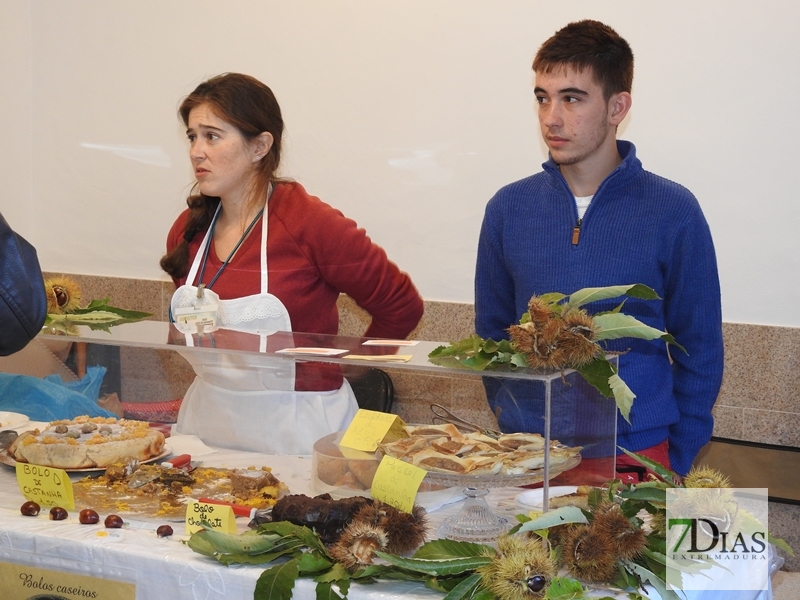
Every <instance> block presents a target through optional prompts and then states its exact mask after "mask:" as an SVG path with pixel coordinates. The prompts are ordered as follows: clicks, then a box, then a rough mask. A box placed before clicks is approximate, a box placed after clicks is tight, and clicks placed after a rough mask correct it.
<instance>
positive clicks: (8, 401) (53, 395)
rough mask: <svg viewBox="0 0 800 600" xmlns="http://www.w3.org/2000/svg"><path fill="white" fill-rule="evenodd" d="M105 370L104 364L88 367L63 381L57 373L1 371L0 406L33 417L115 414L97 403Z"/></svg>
mask: <svg viewBox="0 0 800 600" xmlns="http://www.w3.org/2000/svg"><path fill="white" fill-rule="evenodd" d="M105 374H106V368H105V367H100V366H97V367H89V368H88V369H86V375H85V376H84V377H83V378H82V379H80V380H79V381H69V382H66V383H65V382H64V381H63V380H62V379H61V376H60V375H48V376H47V377H45V378H44V379H39V378H38V377H31V376H30V375H10V374H8V373H0V410H4V411H6V410H7V411H10V412H16V413H22V414H23V415H27V416H28V417H29V418H30V419H31V420H32V421H57V420H59V419H74V418H75V417H78V416H80V415H88V416H90V417H116V416H117V415H115V414H114V413H112V412H109V411H107V410H105V409H104V408H100V405H99V404H98V403H97V400H98V398H99V396H100V386H101V385H102V383H103V376H104V375H105Z"/></svg>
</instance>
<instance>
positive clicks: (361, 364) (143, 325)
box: [0, 321, 624, 540]
mask: <svg viewBox="0 0 800 600" xmlns="http://www.w3.org/2000/svg"><path fill="white" fill-rule="evenodd" d="M409 344H410V345H409ZM440 345H442V343H441V342H430V341H414V342H411V343H409V342H398V341H392V340H387V341H378V340H367V339H366V338H354V337H344V336H330V335H317V334H303V333H285V332H277V333H274V334H272V335H268V336H266V335H262V336H259V335H256V334H252V333H242V332H237V331H234V330H226V329H217V330H215V331H212V332H208V333H202V334H197V333H194V334H191V333H182V332H180V331H179V330H177V329H176V328H175V326H174V325H172V324H170V323H165V322H160V321H142V322H138V323H128V324H123V325H117V326H114V327H111V328H109V330H108V331H103V330H92V329H90V328H89V327H86V326H79V327H76V328H75V329H74V330H73V331H71V332H70V334H69V335H64V334H63V333H61V332H50V333H42V334H41V335H40V336H38V338H37V339H36V340H35V341H34V342H33V343H32V344H31V345H30V346H29V348H28V349H26V351H23V355H24V354H26V353H27V354H28V355H29V358H23V359H22V360H21V361H20V360H19V357H17V360H16V362H15V361H10V362H9V361H0V372H6V373H26V374H29V375H35V376H37V377H41V376H43V375H46V374H49V373H47V371H48V370H50V371H51V372H53V373H59V374H62V375H63V373H65V372H66V373H70V372H72V373H74V374H75V379H80V378H81V377H82V376H84V374H85V373H86V372H87V371H88V370H91V368H92V367H94V366H99V367H102V368H103V369H104V371H103V373H104V375H103V382H102V387H101V396H103V397H104V398H105V397H108V396H114V397H115V399H116V400H118V401H119V406H121V407H123V409H124V412H125V416H127V417H132V418H140V419H143V420H150V421H158V422H161V423H163V424H164V426H165V429H166V430H168V428H169V423H170V422H171V421H174V420H175V419H176V417H177V407H178V406H179V405H180V403H181V400H182V398H183V396H184V394H185V392H186V390H187V388H188V387H189V386H190V385H191V384H192V382H193V380H194V379H195V377H196V376H201V377H202V378H204V379H205V380H207V381H209V382H211V383H213V384H214V385H216V386H220V387H225V386H236V387H237V388H238V389H245V390H249V391H252V392H257V390H259V389H262V388H263V389H270V390H271V389H279V390H280V389H290V390H293V391H320V392H324V391H326V390H336V389H339V388H340V387H341V386H342V384H343V381H345V380H346V379H348V378H353V377H357V376H358V375H357V374H358V373H363V372H364V370H371V369H376V368H377V369H381V370H384V371H386V372H387V373H389V374H390V375H391V377H393V378H395V379H400V380H402V381H404V382H408V381H410V380H413V382H414V385H411V386H409V385H406V386H405V388H406V389H397V390H396V392H397V395H396V398H395V403H394V409H393V412H395V413H397V414H399V415H401V416H403V418H404V419H405V420H406V421H407V422H408V421H413V422H415V423H428V424H433V423H442V422H443V421H447V420H450V419H448V418H447V416H444V417H442V416H437V415H436V414H434V413H433V412H430V413H427V414H426V413H424V412H420V411H417V412H413V413H409V412H408V411H405V410H404V407H407V406H408V403H413V402H414V401H417V400H419V398H428V399H430V400H431V402H430V403H431V404H433V403H440V404H445V405H446V406H448V407H449V410H450V413H451V414H452V415H453V417H454V418H453V419H452V420H453V421H456V422H457V424H458V425H459V429H460V430H461V431H462V432H465V433H469V432H470V427H469V426H468V425H464V424H463V423H461V421H466V422H467V423H469V422H470V421H474V420H475V419H474V415H475V410H474V407H475V406H480V407H484V410H485V411H487V412H488V411H489V409H488V404H487V397H489V398H493V399H495V400H496V404H497V405H499V406H502V410H504V411H518V412H519V419H518V420H519V422H520V423H521V424H522V425H521V427H520V429H521V430H524V431H526V432H532V433H536V434H539V436H541V441H540V442H532V441H531V440H530V439H528V438H523V439H522V441H520V442H518V443H517V442H514V441H512V442H509V443H512V444H517V445H519V446H523V447H524V448H530V447H531V444H532V443H533V444H534V445H535V444H536V443H539V446H540V448H539V449H540V450H541V452H539V453H537V452H535V451H531V453H530V456H527V457H526V455H525V454H524V452H523V453H522V454H521V455H520V453H519V452H517V453H516V454H514V456H516V457H517V461H518V464H509V461H508V460H506V461H505V463H506V464H501V463H502V462H503V460H500V461H499V462H498V463H497V465H496V466H495V467H491V466H490V467H487V466H486V464H485V462H484V463H482V465H481V467H482V468H481V469H478V470H477V472H478V474H474V475H473V474H472V471H471V469H472V466H473V464H474V461H472V462H470V461H467V460H466V458H467V457H465V452H466V451H463V449H462V450H454V451H453V452H454V456H455V457H456V459H457V460H456V461H455V462H456V463H459V464H458V465H456V466H455V467H452V466H449V467H448V468H444V469H442V468H438V469H437V468H435V467H431V466H430V465H431V464H435V463H430V462H428V463H424V462H422V461H420V462H418V464H420V466H423V468H426V466H427V467H429V470H430V474H429V476H428V479H429V481H428V483H429V484H431V485H439V486H459V487H463V488H464V489H465V493H466V496H467V498H468V500H467V502H466V506H465V510H464V511H462V513H461V514H460V515H459V518H462V517H463V518H465V519H466V520H467V522H466V525H465V523H464V522H451V523H450V524H449V525H448V527H450V529H449V530H446V531H444V534H445V535H447V537H452V538H454V539H475V540H480V539H487V536H488V537H491V536H495V537H496V535H497V534H498V533H501V532H502V531H504V530H505V529H506V528H507V526H508V524H507V523H504V522H503V520H502V518H501V519H500V522H497V521H496V520H494V521H492V519H494V518H495V517H496V515H493V514H492V511H491V510H489V509H488V507H487V506H486V505H485V501H483V500H482V498H481V497H482V495H483V494H484V493H485V490H486V489H488V488H492V487H498V486H503V487H505V486H514V487H516V486H528V487H541V488H542V508H543V509H544V510H547V508H548V498H549V490H550V489H551V486H555V485H558V486H564V485H580V484H599V483H603V482H605V481H608V480H610V479H613V477H614V467H615V450H616V423H617V409H616V405H615V403H614V401H613V400H611V399H607V398H604V397H603V396H602V395H601V394H600V393H599V392H598V391H597V390H595V388H593V387H592V386H590V385H589V384H587V383H586V381H585V380H584V379H583V378H582V377H581V376H580V375H579V374H578V373H576V372H574V371H570V370H567V371H564V372H550V373H542V372H532V371H531V370H529V369H515V370H505V371H484V372H480V373H475V372H473V371H471V370H469V369H466V368H462V367H458V366H442V365H440V364H434V363H433V362H431V360H429V358H428V355H429V353H430V352H431V351H432V350H433V349H435V348H436V347H437V346H440ZM42 348H44V349H46V350H44V351H43V350H42ZM354 373H356V375H353V374H354ZM622 375H623V377H624V374H622ZM444 380H447V381H449V382H460V381H466V380H471V381H472V382H473V383H476V384H475V385H472V386H471V387H470V388H469V389H470V390H471V393H472V395H473V396H474V397H472V398H469V399H465V397H464V396H463V395H462V396H451V397H449V398H445V397H443V396H444V395H446V394H447V393H448V390H446V389H444V388H443V386H442V381H444ZM287 382H288V384H287ZM287 386H288V387H287ZM436 390H440V392H437V391H436ZM437 394H440V395H441V396H442V397H439V396H438V395H437ZM362 400H363V399H359V404H361V405H366V402H364V403H363V404H362ZM23 405H24V402H21V404H20V406H23ZM372 405H373V406H374V404H372ZM468 406H469V407H471V408H470V409H469V410H467V407H468ZM404 413H407V414H405V416H404ZM488 414H489V415H490V416H491V413H490V412H489V413H488ZM440 415H441V413H440ZM506 416H508V415H507V414H506ZM270 418H271V417H270V416H269V415H266V416H265V423H267V426H265V429H267V430H268V429H269V422H270ZM495 428H496V426H495ZM328 433H333V432H328ZM472 433H474V434H475V435H478V436H484V437H486V438H488V439H487V440H486V441H487V443H491V440H495V441H496V440H497V437H498V435H497V434H498V433H499V432H495V431H493V428H492V427H486V426H476V427H475V428H474V430H473V432H472ZM505 433H510V432H505ZM265 435H269V431H265ZM320 437H322V436H320ZM231 438H232V439H230V446H229V447H233V448H236V447H237V446H236V442H237V440H236V439H235V436H231ZM226 440H227V438H226ZM210 445H216V446H224V447H228V446H227V444H225V440H223V442H220V441H219V440H216V441H215V442H214V443H212V444H210ZM509 448H511V447H506V449H507V450H509V455H510V454H512V453H513V452H512V450H511V449H509ZM524 448H523V449H524ZM242 449H246V448H242ZM564 449H567V451H566V452H565V450H564ZM308 454H310V452H309V453H308ZM534 455H536V456H539V455H541V456H540V458H538V459H536V458H535V456H534ZM520 456H522V460H519V457H520ZM408 460H410V461H413V460H415V459H414V457H411V456H410V457H408ZM459 461H460V462H459ZM465 465H466V466H465ZM487 469H488V470H487ZM330 483H331V484H333V482H330ZM368 492H369V490H368V488H366V489H363V493H368ZM466 513H469V514H466ZM486 519H489V521H490V522H489V523H488V524H487V523H484V521H485V520H486ZM464 527H467V528H468V530H469V529H470V528H477V530H480V531H479V532H478V533H476V534H475V536H472V535H471V534H470V533H469V531H468V530H467V533H464V530H463V528H464ZM459 528H461V529H459ZM482 528H483V529H482ZM487 532H489V533H488V534H487Z"/></svg>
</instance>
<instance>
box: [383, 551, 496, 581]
mask: <svg viewBox="0 0 800 600" xmlns="http://www.w3.org/2000/svg"><path fill="white" fill-rule="evenodd" d="M375 555H376V556H379V557H381V558H382V559H383V560H385V561H386V562H389V563H391V564H393V565H395V566H397V567H400V568H402V569H408V570H409V571H416V572H418V573H425V574H426V575H436V576H444V575H458V574H459V573H465V572H467V571H474V570H475V569H477V568H478V567H482V566H484V565H488V564H489V563H490V562H492V557H491V556H472V557H463V558H450V559H446V558H445V559H433V560H428V559H419V558H404V557H402V556H397V555H394V554H386V553H385V552H375Z"/></svg>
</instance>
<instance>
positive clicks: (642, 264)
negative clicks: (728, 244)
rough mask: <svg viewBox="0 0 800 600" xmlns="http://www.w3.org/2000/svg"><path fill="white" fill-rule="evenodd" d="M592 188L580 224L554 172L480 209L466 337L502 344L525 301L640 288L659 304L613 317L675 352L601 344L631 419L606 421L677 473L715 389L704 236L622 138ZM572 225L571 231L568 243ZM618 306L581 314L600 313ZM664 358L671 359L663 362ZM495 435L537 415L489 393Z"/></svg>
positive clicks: (689, 210) (716, 333) (706, 421)
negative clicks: (628, 318)
mask: <svg viewBox="0 0 800 600" xmlns="http://www.w3.org/2000/svg"><path fill="white" fill-rule="evenodd" d="M617 147H618V150H619V153H620V155H621V156H622V162H621V163H620V165H619V166H618V167H617V168H616V169H614V171H613V172H612V173H611V174H610V175H609V176H608V177H607V178H606V179H605V180H604V181H603V183H602V184H601V185H600V187H599V188H598V189H597V192H596V193H595V195H594V198H593V199H592V201H591V203H590V205H589V208H588V209H587V210H586V214H585V215H584V218H583V220H582V222H579V221H578V213H577V207H576V204H575V199H574V196H573V194H572V192H571V191H570V189H569V186H568V185H567V182H566V180H565V179H564V177H563V176H562V175H561V173H560V171H559V169H558V165H557V164H556V163H554V162H553V161H552V159H551V160H549V161H547V162H546V163H544V165H543V168H544V171H543V172H541V173H537V174H536V175H533V176H531V177H527V178H525V179H522V180H520V181H517V182H516V183H512V184H510V185H508V186H506V187H504V188H502V189H501V190H500V191H498V192H497V194H495V196H494V197H493V198H492V199H491V200H490V201H489V203H488V205H487V207H486V214H485V216H484V221H483V226H482V228H481V234H480V242H479V245H478V261H477V268H476V276H475V313H476V318H475V327H476V331H477V333H478V335H480V336H482V337H484V338H492V339H495V340H499V339H503V338H506V337H508V334H507V333H506V329H507V328H508V327H509V326H510V325H511V324H514V323H517V322H518V321H519V319H520V316H521V315H522V313H524V312H525V311H526V310H527V306H528V301H529V300H530V297H531V296H532V295H533V294H543V293H546V292H562V293H565V294H570V293H572V292H574V291H576V290H578V289H581V288H584V287H601V286H610V285H627V284H633V283H643V284H645V285H648V286H650V287H651V288H653V289H654V290H655V291H656V292H657V293H658V295H659V296H660V297H661V298H662V299H663V300H637V299H633V298H631V299H628V300H627V301H626V303H625V305H624V308H623V312H625V313H627V314H630V315H632V316H634V317H636V318H637V319H639V320H640V321H642V322H644V323H646V324H648V325H651V326H653V327H656V328H658V329H660V330H662V331H664V330H666V331H668V332H669V333H671V334H672V335H673V336H674V337H675V339H676V340H677V342H678V343H679V344H681V345H682V346H683V347H684V348H686V351H687V353H683V352H681V351H680V350H679V349H676V348H675V347H671V348H670V349H669V350H668V349H667V347H666V345H665V344H664V343H663V342H661V341H660V340H656V341H646V340H638V339H633V338H623V339H621V340H615V341H611V342H608V344H607V346H608V348H609V349H610V350H618V351H625V350H628V349H630V351H629V352H627V353H626V354H623V355H622V356H621V357H620V366H619V371H620V376H621V377H622V379H623V380H624V381H625V382H626V383H627V384H628V386H629V387H630V388H631V390H632V391H633V393H634V394H636V400H635V401H634V404H633V410H632V412H631V424H628V423H627V422H626V421H625V420H624V419H623V418H622V417H621V416H620V417H619V418H618V434H617V435H618V438H617V444H618V445H619V446H622V447H623V448H626V449H628V450H631V451H636V450H642V449H644V448H648V447H650V446H654V445H656V444H659V443H661V442H663V441H664V440H665V439H668V440H669V453H670V461H671V466H672V469H673V470H675V471H676V472H677V473H680V474H685V473H686V472H688V470H689V469H690V467H691V465H692V461H693V460H694V458H695V456H696V455H697V452H698V451H699V450H700V448H701V447H702V446H703V445H704V444H705V443H706V442H708V440H709V438H710V437H711V432H712V429H713V424H714V420H713V417H712V415H711V410H712V407H713V406H714V402H715V401H716V398H717V393H718V392H719V387H720V384H721V382H722V368H723V346H722V317H721V308H720V291H719V278H718V276H717V264H716V258H715V254H714V246H713V243H712V240H711V233H710V231H709V228H708V224H707V223H706V220H705V218H704V217H703V213H702V211H701V210H700V206H699V204H698V202H697V200H696V199H695V197H694V196H693V195H692V194H691V192H689V191H688V190H687V189H685V188H684V187H682V186H680V185H678V184H676V183H674V182H672V181H669V180H667V179H664V178H662V177H659V176H657V175H654V174H653V173H650V172H648V171H645V170H644V169H643V168H642V163H641V162H640V161H639V159H638V158H636V149H635V147H634V146H633V144H631V143H630V142H624V141H618V142H617ZM576 226H579V228H580V234H579V236H577V238H578V239H577V244H574V243H573V241H575V237H576V236H575V235H574V234H575V229H576ZM619 301H620V300H619V299H614V300H609V301H601V302H596V303H592V304H589V305H587V306H586V307H585V308H587V309H588V311H589V312H590V313H591V314H593V313H597V312H601V311H604V310H611V309H612V308H614V307H615V306H616V305H617V304H619ZM670 359H671V360H670ZM489 396H490V397H489V402H490V405H491V406H492V408H493V409H494V410H495V412H497V408H498V406H499V407H500V408H501V409H502V410H501V412H500V416H499V422H500V427H501V429H503V430H504V431H525V430H528V431H530V430H535V423H536V422H538V421H540V420H541V414H534V412H536V411H537V409H535V408H531V409H530V410H529V411H528V412H526V407H530V406H532V405H530V404H527V405H526V403H520V402H515V403H514V404H513V406H509V405H503V402H507V401H508V399H507V398H506V399H505V400H504V399H502V398H499V397H495V398H493V397H492V396H491V394H490V395H489Z"/></svg>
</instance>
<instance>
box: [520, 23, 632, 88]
mask: <svg viewBox="0 0 800 600" xmlns="http://www.w3.org/2000/svg"><path fill="white" fill-rule="evenodd" d="M566 67H571V68H573V69H575V70H578V71H583V70H584V69H586V68H591V69H592V72H593V73H594V77H595V79H596V80H597V82H598V83H599V84H600V86H601V87H602V88H603V95H604V96H605V99H606V100H608V99H609V98H610V97H611V95H612V94H616V93H619V92H628V93H630V91H631V88H632V86H633V51H631V47H630V46H629V45H628V42H626V41H625V40H624V39H623V38H622V37H620V35H619V34H618V33H617V32H616V31H614V30H613V29H612V28H611V27H609V26H608V25H605V24H603V23H601V22H600V21H592V20H588V19H587V20H585V21H576V22H574V23H570V24H569V25H567V26H566V27H563V28H561V29H559V30H558V31H557V32H556V33H555V35H553V37H551V38H550V39H549V40H547V41H546V42H545V43H544V44H542V46H541V47H540V48H539V51H538V52H537V53H536V58H534V59H533V70H534V71H535V72H537V73H551V72H553V71H555V70H557V69H561V68H566Z"/></svg>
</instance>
